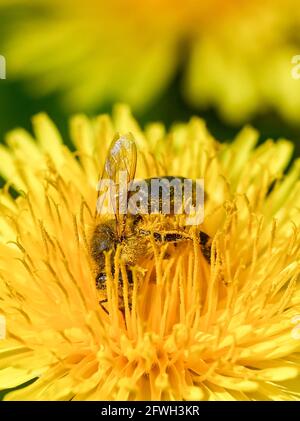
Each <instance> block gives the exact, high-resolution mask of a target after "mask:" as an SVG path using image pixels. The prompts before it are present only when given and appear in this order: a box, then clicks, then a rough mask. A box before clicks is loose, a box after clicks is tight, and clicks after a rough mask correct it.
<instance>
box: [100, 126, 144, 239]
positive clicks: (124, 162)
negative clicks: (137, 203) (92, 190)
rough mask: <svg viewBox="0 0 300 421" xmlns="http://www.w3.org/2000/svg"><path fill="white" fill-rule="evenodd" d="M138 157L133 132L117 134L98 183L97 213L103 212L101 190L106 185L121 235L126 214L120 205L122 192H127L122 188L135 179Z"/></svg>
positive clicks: (118, 231) (111, 208)
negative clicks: (121, 210)
mask: <svg viewBox="0 0 300 421" xmlns="http://www.w3.org/2000/svg"><path fill="white" fill-rule="evenodd" d="M136 157H137V150H136V144H135V141H134V138H133V136H132V135H131V134H128V135H126V136H119V135H116V136H115V138H114V139H113V141H112V143H111V145H110V147H109V150H108V152H107V156H106V160H105V163H104V169H103V173H102V177H101V180H100V182H99V185H98V198H97V210H96V214H100V213H102V212H101V211H102V209H103V204H104V200H105V199H104V196H101V190H102V193H103V187H104V190H105V189H106V192H108V193H109V197H110V202H111V203H110V210H111V211H113V213H114V215H115V218H116V226H117V233H118V234H119V235H121V232H122V231H123V229H124V224H125V216H126V215H125V213H124V212H123V213H122V212H120V207H122V206H120V201H121V200H122V198H123V196H122V194H124V193H125V192H124V190H122V189H123V188H124V186H125V185H126V188H127V186H128V184H129V183H130V182H131V181H132V180H133V179H134V175H135V170H136ZM109 184H110V186H109ZM106 186H107V187H106ZM101 199H102V200H101ZM126 199H127V191H126ZM126 206H127V203H126Z"/></svg>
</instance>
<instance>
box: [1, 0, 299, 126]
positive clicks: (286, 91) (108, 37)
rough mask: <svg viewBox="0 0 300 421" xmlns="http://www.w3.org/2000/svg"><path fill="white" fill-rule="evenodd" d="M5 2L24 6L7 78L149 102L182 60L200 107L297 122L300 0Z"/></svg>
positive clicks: (191, 97)
mask: <svg viewBox="0 0 300 421" xmlns="http://www.w3.org/2000/svg"><path fill="white" fill-rule="evenodd" d="M1 4H2V6H8V7H9V8H11V7H12V6H15V7H17V13H16V12H15V13H9V14H8V15H7V18H6V22H9V24H7V25H5V26H4V29H5V28H6V29H7V31H4V37H3V39H4V41H3V46H2V49H3V54H4V55H5V56H6V58H7V63H8V66H9V77H10V78H13V77H16V78H23V79H28V80H30V81H31V82H32V83H31V84H30V88H31V92H35V93H38V94H46V93H49V92H54V91H60V92H61V91H63V92H64V101H65V102H66V105H67V106H68V108H69V109H70V108H71V109H72V110H74V109H75V108H76V107H79V109H80V110H81V109H83V108H84V109H87V108H89V109H96V108H97V107H98V106H99V105H103V104H107V103H111V102H114V101H125V102H128V103H130V104H131V106H132V107H134V109H135V110H138V111H141V110H142V109H143V108H145V107H147V106H150V105H151V104H153V103H154V101H155V100H156V99H157V98H158V97H159V95H161V93H162V91H164V90H165V89H166V88H167V86H168V84H169V83H170V82H171V80H172V79H173V77H174V75H175V74H176V72H177V71H178V69H179V68H182V67H183V73H184V76H183V80H182V91H183V95H184V96H185V98H186V99H187V101H188V102H189V103H190V104H192V105H193V106H197V107H199V108H201V109H202V108H206V107H211V106H215V107H217V108H218V110H219V112H220V114H221V115H222V116H223V118H225V119H227V120H228V121H230V122H240V121H242V120H245V121H248V120H249V117H250V116H252V115H253V114H255V113H257V112H264V111H265V110H268V109H275V110H277V111H278V112H279V113H280V114H281V115H282V116H283V117H284V118H286V119H287V120H289V121H292V122H295V123H297V122H299V111H298V110H299V108H300V83H299V81H298V80H295V79H293V77H292V73H291V72H292V70H293V68H294V67H296V65H297V63H295V64H294V65H293V64H292V58H293V57H294V56H297V55H299V48H300V41H299V36H298V27H299V23H300V14H299V7H298V2H297V0H275V1H265V2H261V1H258V0H254V1H251V2H242V1H240V0H230V1H229V0H227V1H226V2H225V1H224V0H214V1H210V2H201V1H197V0H188V1H185V2H182V1H180V0H172V1H171V0H159V1H158V0H144V1H143V2H140V1H137V0H127V1H126V4H124V2H123V1H120V0H113V1H109V2H108V1H105V0H102V1H95V0H85V1H83V0H72V1H71V0H65V1H63V2H61V1H59V0H44V1H43V2H41V1H40V0H38V1H37V0H30V1H28V0H26V1H25V0H9V1H7V0H2V1H1ZM16 5H17V6H16ZM2 9H3V8H2ZM9 10H11V9H9ZM13 10H14V9H13ZM22 11H23V14H22ZM18 17H19V18H18ZM76 111H78V110H77V109H76Z"/></svg>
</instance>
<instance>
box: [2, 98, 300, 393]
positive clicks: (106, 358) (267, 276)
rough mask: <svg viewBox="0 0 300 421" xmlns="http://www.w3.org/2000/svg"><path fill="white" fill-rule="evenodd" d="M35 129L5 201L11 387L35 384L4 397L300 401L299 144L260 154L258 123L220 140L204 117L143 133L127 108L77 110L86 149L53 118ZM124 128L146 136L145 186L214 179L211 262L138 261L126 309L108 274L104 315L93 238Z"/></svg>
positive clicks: (190, 250) (198, 258)
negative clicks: (109, 159) (160, 178)
mask: <svg viewBox="0 0 300 421" xmlns="http://www.w3.org/2000/svg"><path fill="white" fill-rule="evenodd" d="M33 129H34V136H31V135H30V134H29V133H27V132H25V131H24V130H21V129H17V130H15V131H13V132H12V133H10V134H9V135H8V137H7V146H1V148H0V162H1V165H0V170H1V173H2V175H3V177H4V178H6V179H7V180H8V181H9V185H8V186H6V187H4V188H3V189H2V190H1V194H0V206H1V208H0V209H1V210H0V234H1V237H0V250H1V252H0V291H1V294H0V314H1V316H2V318H3V317H5V319H6V337H5V338H4V339H1V340H0V389H10V388H15V387H17V386H19V385H23V384H24V383H26V382H29V381H32V382H31V384H28V383H27V386H25V387H23V388H21V389H18V390H12V391H10V392H9V393H8V394H6V395H5V399H9V400H70V399H73V400H141V399H142V400H150V399H152V400H154V399H155V400H160V399H164V400H174V399H175V400H298V399H299V380H300V379H299V374H300V373H299V362H300V360H299V350H300V342H299V340H298V339H297V337H296V335H293V334H292V332H293V329H295V324H293V321H295V320H298V319H297V317H299V313H300V289H299V284H298V283H297V279H298V275H299V263H300V250H299V246H300V241H299V236H300V229H299V225H300V216H299V208H300V183H299V174H300V162H299V160H296V161H295V162H294V164H293V166H292V167H291V169H290V170H289V172H288V173H287V174H285V175H284V172H285V169H286V167H287V165H288V163H289V160H290V158H291V154H292V144H291V143H289V142H288V141H286V140H279V141H277V142H273V141H272V140H269V141H267V142H266V143H264V144H262V145H261V146H258V147H256V143H257V140H258V134H257V132H256V131H255V130H254V129H252V128H250V127H246V128H244V129H243V130H242V131H241V133H240V134H239V135H238V136H237V137H236V138H235V139H234V141H233V142H232V143H230V144H220V143H218V142H217V141H216V140H215V139H214V138H213V137H212V136H211V135H210V134H209V133H208V131H207V129H206V127H205V123H204V122H203V121H202V120H200V119H198V118H193V119H191V121H190V122H188V123H186V124H177V125H175V126H174V127H173V128H172V129H171V130H170V132H168V133H166V132H165V129H164V127H163V126H162V125H161V124H151V125H149V126H148V127H147V128H146V129H145V130H144V131H142V130H141V129H140V128H139V126H138V124H137V123H136V121H135V120H134V119H133V117H132V116H131V114H130V111H129V110H128V108H126V107H125V106H118V107H117V108H116V109H115V112H114V115H113V117H112V118H110V117H109V116H107V115H101V116H99V117H98V118H96V119H93V120H89V119H88V118H86V117H85V116H83V115H79V116H76V117H74V118H73V119H72V121H71V135H72V139H73V142H74V147H75V149H76V150H75V152H71V151H70V150H69V149H68V148H67V147H66V146H65V145H64V144H63V143H62V139H61V137H60V134H59V132H58V131H57V129H56V127H55V126H54V124H53V123H52V122H51V121H50V119H49V118H48V117H47V116H46V115H44V114H40V115H37V116H36V117H34V119H33ZM116 132H119V133H120V134H125V133H128V132H130V133H131V134H132V136H134V138H135V141H136V144H137V147H138V166H137V177H143V178H146V177H151V176H153V175H160V174H173V175H175V174H176V175H182V176H185V177H189V178H193V179H196V178H202V177H203V178H204V181H205V191H206V193H207V197H206V202H205V219H204V223H203V226H202V228H203V230H204V231H205V232H207V233H208V234H209V235H210V236H211V238H212V252H211V262H210V264H209V263H208V261H207V259H205V258H204V257H203V255H202V253H201V248H200V247H199V244H198V242H197V241H188V242H186V243H185V246H184V247H183V248H182V247H178V248H174V250H173V252H172V253H170V255H169V257H168V258H167V259H164V258H163V247H156V248H155V245H153V247H154V249H155V250H154V258H153V259H148V260H146V261H144V262H143V264H140V265H137V266H136V269H135V270H136V273H137V276H136V277H134V288H133V297H132V305H131V306H128V305H127V306H125V311H120V310H119V307H118V301H117V300H116V296H115V294H114V293H113V292H114V290H113V289H114V279H113V276H112V275H111V276H110V277H109V279H108V283H107V288H108V290H110V292H111V293H110V294H108V307H107V309H108V311H107V312H105V311H104V310H103V309H102V307H101V306H100V305H99V291H98V290H97V289H96V285H95V276H94V273H93V268H92V264H91V258H90V253H89V232H90V228H91V226H92V225H93V223H94V210H95V204H96V197H97V192H96V185H97V181H98V174H99V171H100V169H101V166H102V165H103V163H104V159H105V156H106V151H107V148H108V145H109V143H110V142H111V140H112V139H113V137H114V135H115V133H116ZM9 186H12V187H13V188H14V189H15V190H17V192H18V193H19V194H18V197H17V198H16V199H13V197H12V196H11V194H10V191H11V189H10V188H8V187H9ZM137 279H142V282H141V283H140V284H139V285H138V284H137ZM125 286H126V283H125V284H124V301H125V303H126V300H127V298H128V294H127V292H128V291H127V292H126V287H125ZM126 294H127V298H126ZM296 327H297V326H296Z"/></svg>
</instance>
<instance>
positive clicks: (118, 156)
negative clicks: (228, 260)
mask: <svg viewBox="0 0 300 421" xmlns="http://www.w3.org/2000/svg"><path fill="white" fill-rule="evenodd" d="M136 161H137V148H136V144H135V142H134V140H133V138H132V137H131V136H121V137H119V136H116V137H115V139H114V140H113V141H112V143H111V145H110V147H109V150H108V153H107V156H106V160H105V163H104V170H103V173H102V177H101V180H100V183H101V181H102V180H107V179H108V180H111V181H112V182H113V183H114V185H115V186H116V190H115V192H114V198H115V199H116V201H117V206H116V207H115V209H114V212H113V218H108V219H107V218H103V215H102V217H100V216H99V214H100V213H101V209H99V206H98V199H99V192H98V199H97V210H96V214H95V226H94V230H93V233H92V235H91V240H90V252H91V256H92V259H93V261H94V263H95V266H96V271H95V272H96V274H95V282H96V287H97V289H98V290H100V291H102V292H103V293H104V296H105V292H106V281H107V275H106V272H105V254H106V253H107V252H110V253H111V254H110V258H111V267H112V274H113V275H114V257H115V253H116V250H117V248H118V246H121V258H122V260H123V262H125V265H126V273H127V280H128V287H129V299H130V293H132V288H133V277H132V272H131V268H132V267H133V266H134V265H135V264H136V263H137V262H139V260H140V259H141V258H143V257H145V256H146V255H147V254H149V244H150V241H149V240H150V236H152V238H154V240H155V242H156V243H158V244H161V245H162V244H165V243H168V244H172V245H173V246H174V247H176V246H177V244H178V243H179V242H182V241H188V240H191V237H190V238H189V237H188V235H187V233H186V231H185V228H184V227H183V228H178V227H176V230H174V220H175V219H174V209H173V208H172V209H173V213H172V212H171V213H170V215H164V217H163V219H162V218H160V223H159V224H158V225H157V230H155V229H154V231H153V229H152V230H151V232H150V231H149V229H147V224H146V223H145V216H147V217H153V218H155V217H157V215H150V213H151V209H152V208H151V204H150V201H149V198H150V196H149V195H147V197H143V194H142V193H141V194H140V197H139V199H140V202H142V204H143V205H144V209H145V206H146V208H147V210H148V212H147V215H145V212H136V213H135V214H131V213H130V212H127V213H120V212H119V206H118V204H119V202H120V200H121V191H120V189H119V187H120V185H119V180H118V174H119V173H120V172H123V174H125V176H126V178H127V180H126V181H127V184H128V185H130V183H134V177H135V171H136ZM163 178H164V179H167V180H168V181H170V182H171V181H172V180H174V179H175V178H176V179H179V180H180V186H181V188H182V189H183V185H184V180H185V178H184V177H170V176H166V177H163ZM155 179H158V178H157V177H152V178H148V179H145V180H143V181H144V182H145V183H146V185H147V186H148V188H149V191H150V187H151V182H152V181H153V180H155ZM131 196H132V193H130V192H129V191H128V197H127V204H128V201H129V199H130V197H131ZM162 198H163V192H162V191H160V194H159V197H158V202H159V203H157V204H156V205H157V207H158V209H159V213H162V212H161V210H162ZM170 199H171V205H172V200H174V193H173V196H172V194H171V195H170ZM145 202H146V203H145ZM104 216H105V215H104ZM162 221H163V222H162ZM152 226H154V227H155V224H154V225H153V224H152ZM172 228H173V229H172ZM198 238H199V244H200V248H201V251H202V254H203V256H204V258H205V259H206V261H207V262H208V263H209V264H210V256H211V242H212V241H211V238H210V237H209V235H208V234H206V233H205V232H203V231H201V230H200V229H198ZM150 248H151V247H150ZM118 287H119V308H120V310H123V309H124V303H123V294H122V290H123V280H122V275H121V274H120V275H119V281H118ZM105 302H107V298H104V299H103V300H101V301H100V305H101V306H102V307H103V309H104V310H105V308H104V306H103V304H104V303H105ZM105 311H106V310H105Z"/></svg>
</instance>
